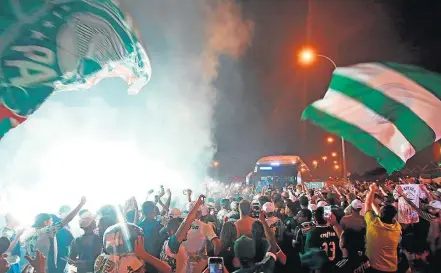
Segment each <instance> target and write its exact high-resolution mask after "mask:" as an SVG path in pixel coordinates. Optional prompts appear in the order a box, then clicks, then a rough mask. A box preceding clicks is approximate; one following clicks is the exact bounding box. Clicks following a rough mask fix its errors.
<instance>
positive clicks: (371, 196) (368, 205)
mask: <svg viewBox="0 0 441 273" xmlns="http://www.w3.org/2000/svg"><path fill="white" fill-rule="evenodd" d="M375 192H377V184H375V183H372V184H371V185H370V186H369V192H368V193H367V195H366V201H365V203H364V210H365V212H366V213H367V212H368V211H371V210H372V204H373V203H374V197H375Z"/></svg>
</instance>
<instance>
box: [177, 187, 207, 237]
mask: <svg viewBox="0 0 441 273" xmlns="http://www.w3.org/2000/svg"><path fill="white" fill-rule="evenodd" d="M204 198H205V196H204V195H200V196H199V198H198V200H197V201H196V204H195V205H194V207H193V209H192V210H191V211H190V212H189V213H188V215H187V217H186V218H185V220H184V221H183V222H182V223H181V225H180V226H179V228H178V231H176V239H177V241H178V242H179V243H181V242H182V241H184V240H185V237H186V234H187V232H188V230H189V229H190V227H191V224H192V223H193V221H194V220H195V219H196V213H197V212H198V210H199V207H200V206H201V204H202V201H203V200H204Z"/></svg>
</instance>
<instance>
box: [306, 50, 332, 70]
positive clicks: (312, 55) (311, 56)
mask: <svg viewBox="0 0 441 273" xmlns="http://www.w3.org/2000/svg"><path fill="white" fill-rule="evenodd" d="M298 57H299V63H301V64H303V65H311V64H313V63H314V62H315V60H316V59H317V57H321V58H325V59H327V60H328V61H330V62H331V63H332V64H333V65H334V67H335V68H337V65H336V64H335V62H334V61H333V60H332V59H331V58H329V57H328V56H325V55H321V54H317V52H315V51H314V50H313V49H312V48H309V47H306V48H303V49H302V50H300V52H299V55H298Z"/></svg>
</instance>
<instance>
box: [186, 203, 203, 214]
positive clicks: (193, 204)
mask: <svg viewBox="0 0 441 273" xmlns="http://www.w3.org/2000/svg"><path fill="white" fill-rule="evenodd" d="M195 205H196V201H191V202H190V203H188V204H187V211H188V212H190V211H191V210H192V209H193V208H194V206H195ZM198 211H202V206H200V207H199V209H198Z"/></svg>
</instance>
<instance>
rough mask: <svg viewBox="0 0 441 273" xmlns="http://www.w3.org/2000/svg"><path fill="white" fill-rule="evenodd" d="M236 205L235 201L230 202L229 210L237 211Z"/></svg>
mask: <svg viewBox="0 0 441 273" xmlns="http://www.w3.org/2000/svg"><path fill="white" fill-rule="evenodd" d="M237 206H238V203H237V202H236V201H233V202H231V204H230V207H231V209H233V210H235V209H237Z"/></svg>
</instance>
